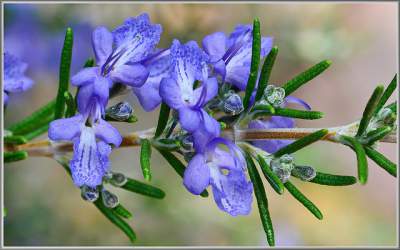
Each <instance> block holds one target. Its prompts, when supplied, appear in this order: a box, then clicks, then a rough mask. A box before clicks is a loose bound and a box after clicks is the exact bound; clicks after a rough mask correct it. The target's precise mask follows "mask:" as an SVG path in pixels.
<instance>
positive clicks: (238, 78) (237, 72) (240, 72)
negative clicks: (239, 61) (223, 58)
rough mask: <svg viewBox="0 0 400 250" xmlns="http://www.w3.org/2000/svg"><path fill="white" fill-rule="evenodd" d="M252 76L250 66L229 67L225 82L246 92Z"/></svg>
mask: <svg viewBox="0 0 400 250" xmlns="http://www.w3.org/2000/svg"><path fill="white" fill-rule="evenodd" d="M249 75H250V67H249V66H234V67H227V69H226V76H225V81H227V82H229V83H232V84H233V85H234V86H236V87H237V88H239V89H240V90H245V89H246V86H247V80H248V79H249Z"/></svg>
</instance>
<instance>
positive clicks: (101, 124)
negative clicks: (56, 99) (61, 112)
mask: <svg viewBox="0 0 400 250" xmlns="http://www.w3.org/2000/svg"><path fill="white" fill-rule="evenodd" d="M103 110H104V108H103V106H102V104H101V103H99V102H98V99H97V98H96V97H92V98H90V101H89V103H88V105H87V106H86V108H85V110H82V111H81V112H80V113H79V114H77V115H75V116H73V117H71V118H65V119H58V120H55V121H52V122H51V123H50V126H49V132H48V133H49V138H50V139H51V140H54V141H60V140H67V141H72V142H73V143H74V154H73V158H72V160H71V161H70V168H71V173H72V179H73V181H74V183H75V185H76V186H78V187H81V186H83V185H86V186H89V187H93V188H94V187H96V186H98V185H100V184H101V183H102V178H103V176H104V174H105V173H106V172H107V171H108V170H109V168H110V163H109V160H108V156H109V154H110V152H111V146H110V145H109V144H113V145H114V146H116V147H118V146H119V145H120V144H121V141H122V137H121V135H120V134H119V132H118V130H117V129H115V128H114V127H112V126H111V125H110V124H109V123H107V122H106V121H104V120H103V119H102V115H103V112H104V111H103Z"/></svg>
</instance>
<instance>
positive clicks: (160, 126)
mask: <svg viewBox="0 0 400 250" xmlns="http://www.w3.org/2000/svg"><path fill="white" fill-rule="evenodd" d="M169 111H170V108H169V107H168V105H167V104H165V103H161V108H160V115H159V116H158V123H157V129H156V133H155V134H154V137H159V136H160V135H161V134H162V132H163V131H164V129H165V126H167V123H168V117H169Z"/></svg>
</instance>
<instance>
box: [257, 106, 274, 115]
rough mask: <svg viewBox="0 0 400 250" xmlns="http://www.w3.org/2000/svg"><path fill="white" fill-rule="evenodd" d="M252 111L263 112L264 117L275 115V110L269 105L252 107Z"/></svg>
mask: <svg viewBox="0 0 400 250" xmlns="http://www.w3.org/2000/svg"><path fill="white" fill-rule="evenodd" d="M253 110H254V111H257V112H258V111H263V112H264V113H265V115H273V114H275V108H274V107H273V106H272V105H270V104H259V105H256V106H254V108H253Z"/></svg>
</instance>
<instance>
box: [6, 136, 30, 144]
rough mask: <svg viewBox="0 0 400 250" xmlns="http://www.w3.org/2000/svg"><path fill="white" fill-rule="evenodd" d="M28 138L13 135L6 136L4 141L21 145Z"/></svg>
mask: <svg viewBox="0 0 400 250" xmlns="http://www.w3.org/2000/svg"><path fill="white" fill-rule="evenodd" d="M27 142H28V140H27V139H26V138H25V137H24V136H22V135H11V136H6V137H4V143H7V144H15V145H20V144H24V143H27Z"/></svg>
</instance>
